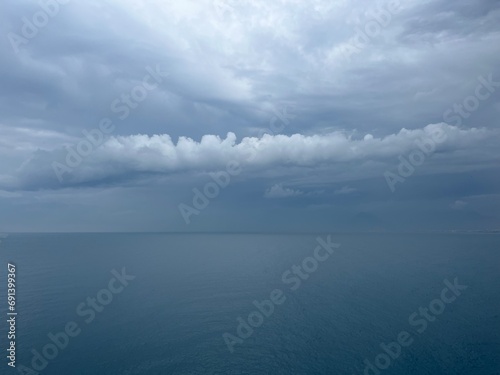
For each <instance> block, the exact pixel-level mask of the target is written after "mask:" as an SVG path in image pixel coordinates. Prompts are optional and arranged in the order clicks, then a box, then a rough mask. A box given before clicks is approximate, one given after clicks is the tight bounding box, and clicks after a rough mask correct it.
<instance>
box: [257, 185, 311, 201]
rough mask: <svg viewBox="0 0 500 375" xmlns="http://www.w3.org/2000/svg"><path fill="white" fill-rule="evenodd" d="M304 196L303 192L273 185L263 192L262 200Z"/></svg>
mask: <svg viewBox="0 0 500 375" xmlns="http://www.w3.org/2000/svg"><path fill="white" fill-rule="evenodd" d="M302 194H304V192H303V191H300V190H294V189H290V188H285V187H283V185H281V184H275V185H273V186H271V187H270V188H269V189H267V190H266V191H265V192H264V198H290V197H296V196H299V195H302Z"/></svg>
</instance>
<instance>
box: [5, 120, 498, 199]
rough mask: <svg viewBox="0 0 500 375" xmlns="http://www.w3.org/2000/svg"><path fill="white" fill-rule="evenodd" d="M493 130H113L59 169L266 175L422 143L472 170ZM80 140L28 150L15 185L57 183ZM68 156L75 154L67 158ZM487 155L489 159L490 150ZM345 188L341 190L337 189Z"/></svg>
mask: <svg viewBox="0 0 500 375" xmlns="http://www.w3.org/2000/svg"><path fill="white" fill-rule="evenodd" d="M499 134H500V133H499V131H497V130H488V129H478V128H471V129H460V128H457V127H454V126H451V125H447V124H444V123H441V124H431V125H427V126H426V127H424V128H422V129H414V130H407V129H402V130H401V131H399V132H398V133H395V134H391V135H387V136H385V137H378V138H376V137H373V136H370V137H367V136H363V135H360V136H358V135H357V134H356V132H350V133H348V132H331V133H327V134H316V135H303V134H293V135H290V136H286V135H269V134H266V135H264V136H263V137H262V138H256V137H244V138H242V139H241V140H240V141H239V142H238V141H237V138H236V136H235V134H234V133H228V134H227V136H226V137H225V138H221V137H219V136H216V135H205V136H203V137H202V138H201V139H200V140H199V141H196V140H193V139H191V138H188V137H180V138H179V139H178V141H177V142H174V141H173V140H172V138H171V137H170V136H169V135H166V134H164V135H153V136H148V135H131V136H113V137H110V138H109V139H107V140H106V141H105V142H104V143H103V144H102V145H101V146H100V147H97V148H95V149H94V150H93V151H92V152H91V153H90V154H89V155H87V156H82V157H81V160H82V161H81V163H79V164H78V165H76V166H75V167H74V168H71V171H70V172H68V173H66V174H63V177H64V183H63V185H65V184H71V185H74V184H82V183H92V182H98V181H102V180H109V179H111V180H113V179H115V178H127V177H132V176H134V175H137V174H148V173H149V174H172V173H176V172H206V171H214V170H222V169H225V168H226V166H227V164H228V163H229V162H237V163H238V164H239V165H240V166H241V167H243V168H246V170H247V171H251V172H253V173H255V174H257V175H259V174H261V175H265V174H266V173H268V172H269V170H271V169H273V168H285V169H286V168H288V169H289V170H290V173H300V172H298V171H296V170H295V168H312V169H314V168H319V167H322V166H336V167H339V166H342V165H345V166H346V167H343V168H342V169H343V170H345V171H346V172H348V170H349V169H350V168H352V165H350V163H356V164H357V166H358V168H359V169H360V170H361V166H363V165H366V163H371V164H373V165H379V168H380V167H381V166H384V165H387V163H392V164H394V162H397V157H398V156H399V155H407V154H408V153H410V152H414V151H415V152H420V151H419V150H420V149H419V142H420V145H421V146H422V145H424V146H425V145H427V146H425V147H428V148H429V149H428V151H430V153H437V154H439V155H455V156H457V155H460V153H461V152H465V151H467V150H469V154H468V155H469V156H468V157H469V160H468V164H469V167H470V168H475V167H476V164H477V163H479V162H481V160H483V159H481V155H483V156H485V154H484V153H485V152H486V151H487V149H488V148H487V145H488V144H492V143H493V144H494V143H495V140H496V142H498V138H499V136H500V135H499ZM82 142H87V141H86V140H85V138H81V139H80V140H79V141H75V143H74V144H73V146H72V147H70V148H69V149H65V148H61V147H59V148H57V147H56V148H54V149H44V150H41V149H40V150H38V151H36V152H34V153H32V154H30V155H29V159H28V160H27V161H26V162H25V163H23V165H22V167H21V168H20V169H19V170H18V171H17V174H16V175H15V176H14V177H16V178H18V181H19V187H22V186H23V185H32V184H34V185H36V184H40V185H41V186H43V185H51V186H52V187H57V185H59V183H57V184H55V182H57V179H56V175H55V173H54V170H53V165H54V164H53V163H54V162H59V163H61V165H64V164H66V162H67V161H72V160H73V161H74V160H75V158H80V157H79V156H75V155H76V150H78V149H79V147H78V144H79V143H80V144H82ZM480 144H481V145H483V148H484V149H483V151H482V152H481V153H479V155H474V152H472V151H471V150H474V149H477V147H478V145H480ZM424 146H422V147H424ZM425 147H424V148H425ZM68 150H72V151H71V152H69V151H68ZM492 152H494V151H492ZM71 154H72V155H73V156H71V157H70V156H69V155H71ZM486 156H487V157H489V158H490V159H491V155H486ZM475 158H476V159H477V158H479V159H477V160H475ZM77 160H78V159H77ZM66 165H68V164H66ZM347 165H349V167H347ZM445 167H446V168H449V167H450V166H449V165H447V166H445ZM370 169H373V168H370ZM14 177H13V178H14ZM1 181H2V180H1V179H0V182H1ZM48 181H52V182H48ZM347 192H348V191H347V190H345V189H344V191H342V193H347Z"/></svg>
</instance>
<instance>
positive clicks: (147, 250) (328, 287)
mask: <svg viewBox="0 0 500 375" xmlns="http://www.w3.org/2000/svg"><path fill="white" fill-rule="evenodd" d="M318 236H319V237H321V238H324V239H326V235H247V234H244V235H243V234H242V235H236V234H212V235H206V234H190V235H184V234H11V235H9V236H8V237H7V238H5V239H3V240H2V242H1V243H0V269H1V272H0V311H1V315H2V318H1V321H2V322H3V323H0V343H1V349H2V352H3V353H6V352H7V351H6V349H7V348H8V345H7V338H6V335H7V331H6V330H7V322H6V313H7V311H6V308H7V297H6V285H7V281H6V271H7V262H13V263H14V264H15V265H16V274H17V311H18V316H17V317H16V319H17V325H16V328H17V338H16V343H17V345H16V346H17V358H16V365H17V368H16V369H12V368H10V367H9V366H7V362H8V360H7V358H3V359H2V363H1V364H0V373H1V374H17V373H18V372H17V370H18V369H19V366H20V365H21V364H22V365H24V366H29V367H31V362H32V358H33V353H32V349H34V350H36V351H38V352H42V351H43V348H44V346H46V345H47V344H49V343H51V341H50V339H49V337H48V334H49V333H54V334H55V333H57V332H60V331H63V330H64V329H65V326H66V325H67V323H68V322H74V323H75V324H76V327H77V329H78V330H79V334H78V335H76V336H75V337H69V338H68V344H67V346H66V347H65V348H64V349H58V352H57V355H55V358H53V359H51V360H48V361H47V363H46V367H45V368H44V369H43V370H42V371H40V372H39V373H41V374H55V375H62V374H71V375H84V374H88V375H90V374H92V375H96V374H106V375H115V374H116V375H132V374H147V375H149V374H151V375H154V374H304V375H305V374H307V375H308V374H349V375H350V374H363V372H364V370H365V367H366V366H367V365H366V363H364V361H365V360H368V361H370V363H371V364H372V365H373V363H374V362H375V360H376V358H377V356H379V355H380V354H381V353H382V354H383V353H384V351H383V349H382V348H381V344H388V343H390V342H393V341H396V340H397V337H398V334H399V333H400V332H401V331H406V332H408V334H409V335H410V339H411V340H413V341H412V343H411V344H410V345H409V346H405V347H401V350H400V353H398V354H399V356H397V357H396V358H394V359H393V358H390V357H389V356H388V355H387V356H386V357H387V358H389V363H388V365H387V364H386V363H385V362H384V358H383V356H382V357H380V356H379V362H378V363H379V364H380V365H382V366H387V368H386V369H383V370H381V369H378V368H377V369H376V371H374V370H373V369H372V370H370V371H367V373H368V374H375V373H380V374H408V375H411V374H418V375H425V374H453V375H456V374H467V375H474V374H478V375H479V374H480V375H489V374H500V298H499V297H500V296H499V294H500V293H499V292H500V272H499V271H500V252H499V250H500V236H498V235H486V234H485V235H480V234H453V235H450V234H433V235H430V234H422V235H416V234H404V235H394V234H356V235H355V234H349V235H347V234H343V235H332V236H331V239H332V241H334V242H336V243H339V244H340V245H341V246H340V248H338V249H335V251H334V252H333V253H332V254H331V255H330V254H329V253H327V252H326V250H325V251H323V250H321V251H322V252H321V256H322V257H323V258H324V257H325V256H326V254H328V255H330V256H329V258H328V259H326V260H324V261H322V262H318V263H317V269H316V270H312V269H313V268H314V262H313V263H311V261H310V260H309V263H308V267H310V268H309V270H312V271H311V272H310V274H309V273H307V272H306V271H302V272H303V275H306V276H308V279H306V280H302V281H301V284H300V286H299V287H298V288H297V289H296V290H292V289H291V287H292V286H296V285H297V284H296V281H294V282H292V281H290V280H291V279H290V278H291V277H293V275H292V274H291V273H289V274H288V276H289V277H288V279H287V280H289V282H290V283H289V284H286V283H284V282H283V280H282V275H283V274H284V273H285V272H286V271H287V270H290V271H292V269H291V267H292V266H293V265H294V264H295V265H299V264H302V262H303V260H304V259H305V258H307V257H309V256H311V255H313V254H314V249H315V248H316V246H317V240H316V238H317V237H318ZM318 254H319V253H318ZM123 267H125V272H126V273H127V274H129V275H133V276H135V278H134V279H133V280H129V281H128V285H126V286H123V284H120V283H114V284H113V285H112V287H113V288H114V290H115V291H117V290H118V289H122V290H121V292H120V293H118V292H116V293H115V294H113V293H112V292H109V291H104V292H101V291H102V290H103V289H106V288H109V286H108V284H109V282H110V280H111V279H112V278H113V277H115V276H114V275H113V274H112V270H117V271H118V272H121V271H122V269H123ZM304 272H305V273H304ZM296 277H298V276H296ZM455 278H458V283H459V284H462V285H466V286H467V289H465V290H462V291H459V292H458V293H459V294H460V295H459V296H457V295H456V294H453V292H452V291H448V294H445V296H446V297H445V298H447V300H448V301H450V300H451V299H453V298H452V297H455V298H454V300H453V301H451V302H447V303H442V300H441V302H439V301H438V302H435V304H434V312H436V309H437V310H439V309H440V308H441V307H443V306H444V311H438V312H439V314H438V313H436V314H435V315H430V316H431V318H435V320H434V321H432V322H431V321H429V319H427V320H426V322H427V323H426V329H425V330H424V331H423V332H421V333H418V331H417V329H422V328H423V324H424V323H420V324H421V325H416V324H415V325H411V324H410V323H409V317H410V316H411V315H412V314H413V313H414V312H418V311H419V308H420V307H429V304H431V302H432V301H435V299H440V298H441V293H442V291H443V289H444V288H445V287H446V285H445V280H446V279H448V280H449V281H451V282H453V281H454V279H455ZM124 283H127V281H125V282H124ZM121 287H123V288H121ZM276 289H278V290H281V292H282V295H281V299H280V301H281V302H282V303H281V304H279V305H277V304H273V306H274V311H273V313H272V314H270V316H269V317H265V316H263V315H262V314H261V315H260V316H261V317H262V322H259V321H258V320H254V323H255V324H257V323H261V325H260V326H258V327H256V328H253V332H252V333H251V335H250V337H248V338H246V339H243V340H242V342H238V343H236V344H234V345H233V346H231V347H232V348H233V349H234V352H233V353H231V352H230V350H229V347H228V345H227V344H226V342H225V341H224V338H223V334H224V333H229V334H232V335H234V337H236V335H237V326H238V321H237V319H238V317H242V318H243V319H245V320H248V316H249V314H251V313H252V312H253V311H255V310H257V308H256V307H255V306H254V305H253V301H254V300H258V301H263V300H266V299H270V296H271V294H272V292H273V291H274V290H276ZM108 290H109V289H108ZM99 292H101V294H100V297H101V301H105V302H106V303H107V302H109V304H107V305H105V306H104V307H102V306H101V305H100V304H99V302H97V306H98V308H100V309H102V311H99V312H96V311H95V309H93V311H94V314H95V316H94V317H93V320H91V321H90V322H89V323H86V322H85V320H86V319H87V320H89V319H90V317H91V316H92V314H91V313H89V312H88V310H89V308H90V307H89V305H87V298H88V297H94V298H95V297H96V295H97V294H98V293H99ZM450 293H451V294H450ZM109 295H111V296H112V300H111V301H108V300H106V298H108V297H109ZM274 297H276V295H275V296H274ZM283 299H284V300H283ZM82 303H83V304H84V305H83V306H84V308H83V309H82V310H81V311H80V315H79V314H78V313H77V306H79V305H80V304H82ZM83 311H86V313H82V312H83ZM428 314H432V313H428ZM428 316H429V315H428ZM4 318H5V319H4ZM254 319H258V314H257V315H255V314H254ZM419 319H422V318H421V316H420V318H419ZM73 328H75V327H73ZM73 332H74V331H73ZM407 339H408V338H407ZM410 339H408V340H410ZM406 343H407V344H408V341H406ZM49 352H50V351H49ZM50 353H53V352H50ZM50 353H49V354H50ZM2 357H4V356H2ZM387 358H386V359H387ZM42 363H43V362H42ZM373 366H375V365H373Z"/></svg>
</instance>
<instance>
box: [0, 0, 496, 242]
mask: <svg viewBox="0 0 500 375" xmlns="http://www.w3.org/2000/svg"><path fill="white" fill-rule="evenodd" d="M0 31H1V34H2V38H1V39H0V40H1V41H0V68H1V70H0V71H1V74H0V158H1V159H0V212H1V213H2V215H0V231H4V232H9V231H265V232H274V231H294V232H297V231H304V232H311V231H314V232H323V231H329V232H335V231H358V230H359V231H366V230H388V231H393V230H405V231H407V230H415V231H419V230H448V229H498V228H500V217H499V216H500V173H499V172H500V168H499V166H500V164H499V161H500V151H499V144H500V129H499V125H500V124H499V114H500V50H499V46H500V2H499V1H497V0H477V1H473V2H472V1H470V0H456V1H449V0H434V1H425V0H424V1H422V0H418V1H416V0H406V1H401V2H399V1H372V0H370V1H368V0H360V1H351V2H349V1H345V0H325V1H323V0H311V1H302V0H268V1H260V0H234V1H231V0H218V1H217V0H207V1H205V0H193V1H190V0H183V1H163V0H150V1H147V2H146V1H134V0H121V1H114V0H108V1H104V0H99V1H94V0H85V1H84V0H70V1H67V0H65V1H62V0H61V1H59V2H56V1H55V0H42V1H40V2H38V1H20V0H15V1H14V0H7V1H4V2H3V4H2V5H1V9H0ZM215 180H217V181H218V182H216V181H215ZM193 189H195V190H193ZM198 192H199V193H198Z"/></svg>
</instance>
